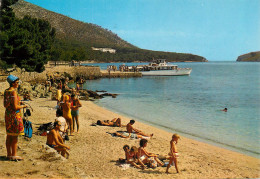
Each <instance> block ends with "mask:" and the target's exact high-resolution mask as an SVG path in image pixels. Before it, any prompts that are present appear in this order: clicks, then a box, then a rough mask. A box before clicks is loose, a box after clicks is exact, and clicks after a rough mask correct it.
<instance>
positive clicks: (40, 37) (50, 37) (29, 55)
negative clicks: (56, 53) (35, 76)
mask: <svg viewBox="0 0 260 179" xmlns="http://www.w3.org/2000/svg"><path fill="white" fill-rule="evenodd" d="M3 2H4V4H5V5H6V7H5V6H3V8H2V9H1V24H0V28H1V32H0V38H1V44H0V45H1V51H0V55H1V59H2V60H3V61H5V62H6V63H7V64H16V65H17V66H18V67H20V68H25V70H26V71H37V72H42V71H43V70H44V64H45V63H46V62H47V61H48V60H49V59H50V50H51V47H52V44H53V41H54V37H55V30H54V29H53V28H52V27H51V26H50V23H49V22H47V21H45V20H41V19H36V18H31V17H30V16H24V18H23V19H18V18H16V17H15V14H14V13H13V11H12V9H11V8H9V7H8V6H7V5H10V4H11V3H15V2H16V1H15V0H13V1H12V0H4V1H3ZM4 7H5V8H4Z"/></svg>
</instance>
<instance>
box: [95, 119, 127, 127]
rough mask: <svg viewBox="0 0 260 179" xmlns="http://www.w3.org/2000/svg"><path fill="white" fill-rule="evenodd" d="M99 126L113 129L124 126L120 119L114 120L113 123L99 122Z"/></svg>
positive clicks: (107, 121)
mask: <svg viewBox="0 0 260 179" xmlns="http://www.w3.org/2000/svg"><path fill="white" fill-rule="evenodd" d="M97 125H100V126H113V127H122V126H124V125H122V124H121V119H120V118H114V119H112V120H111V121H109V120H106V121H101V120H98V121H97Z"/></svg>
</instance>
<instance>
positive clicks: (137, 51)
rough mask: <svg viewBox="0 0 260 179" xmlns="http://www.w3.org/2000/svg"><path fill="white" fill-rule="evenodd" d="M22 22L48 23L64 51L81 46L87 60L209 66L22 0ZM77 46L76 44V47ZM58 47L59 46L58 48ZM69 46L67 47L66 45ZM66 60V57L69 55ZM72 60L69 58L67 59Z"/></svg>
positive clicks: (17, 10)
mask: <svg viewBox="0 0 260 179" xmlns="http://www.w3.org/2000/svg"><path fill="white" fill-rule="evenodd" d="M12 8H13V11H14V13H15V14H16V16H17V17H18V18H23V17H24V16H25V15H29V16H31V17H33V18H38V19H44V20H47V21H48V22H49V23H50V24H51V26H52V27H54V28H55V29H56V37H57V39H58V41H59V42H58V43H59V44H63V45H61V46H59V47H60V48H64V49H65V50H64V51H66V47H67V46H68V44H69V45H70V46H71V47H73V48H74V47H76V46H79V47H80V48H85V50H86V54H87V55H86V56H87V58H86V60H94V61H100V62H101V61H102V62H111V61H148V60H151V59H153V58H155V59H156V58H165V59H167V60H168V61H180V62H181V61H196V62H205V61H207V60H206V58H204V57H202V56H199V55H194V54H190V53H176V52H162V51H152V50H146V49H141V48H138V47H136V46H134V45H132V44H131V43H129V42H127V41H125V40H123V39H122V38H120V37H119V36H118V35H117V34H115V33H113V32H112V31H110V30H108V29H104V28H102V27H101V26H98V25H96V24H92V23H87V22H82V21H78V20H75V19H72V18H70V17H68V16H65V15H62V14H59V13H56V12H52V11H49V10H47V9H44V8H42V7H40V6H37V5H34V4H31V3H29V2H26V1H24V0H19V1H18V2H17V3H16V4H14V5H12ZM73 42H75V43H74V44H73ZM58 43H57V44H58ZM64 43H65V45H64ZM91 47H98V48H114V49H116V54H108V53H103V54H101V53H99V52H94V51H93V50H91ZM65 56H66V55H65ZM67 56H68V55H67Z"/></svg>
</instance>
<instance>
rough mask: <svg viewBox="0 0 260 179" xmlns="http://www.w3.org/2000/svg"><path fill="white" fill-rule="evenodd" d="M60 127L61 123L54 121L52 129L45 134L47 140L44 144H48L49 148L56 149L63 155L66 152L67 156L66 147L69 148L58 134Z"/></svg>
mask: <svg viewBox="0 0 260 179" xmlns="http://www.w3.org/2000/svg"><path fill="white" fill-rule="evenodd" d="M60 128H61V123H60V122H59V121H55V122H54V129H52V130H51V131H50V132H49V133H48V134H47V142H46V145H48V146H49V147H51V148H54V149H55V150H57V151H58V152H59V153H60V152H61V155H62V156H63V157H65V155H66V154H67V157H66V158H68V157H69V153H68V151H67V150H66V149H68V150H69V149H70V147H69V146H67V145H65V144H64V142H63V139H62V137H61V136H60V133H59V131H60Z"/></svg>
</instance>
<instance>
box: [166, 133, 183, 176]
mask: <svg viewBox="0 0 260 179" xmlns="http://www.w3.org/2000/svg"><path fill="white" fill-rule="evenodd" d="M179 138H180V136H179V135H178V134H173V135H172V140H171V142H170V144H171V148H170V153H169V155H170V161H169V164H168V165H167V168H166V173H169V168H170V167H171V165H172V162H174V165H175V169H176V171H177V173H179V170H178V165H177V158H178V156H179V154H178V152H177V148H176V144H177V143H178V140H179Z"/></svg>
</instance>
